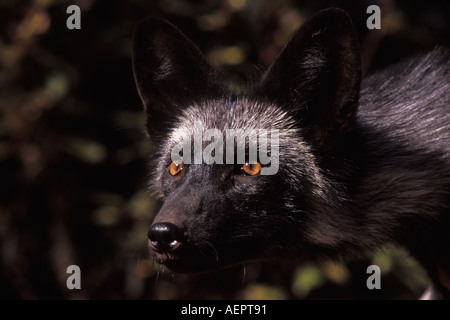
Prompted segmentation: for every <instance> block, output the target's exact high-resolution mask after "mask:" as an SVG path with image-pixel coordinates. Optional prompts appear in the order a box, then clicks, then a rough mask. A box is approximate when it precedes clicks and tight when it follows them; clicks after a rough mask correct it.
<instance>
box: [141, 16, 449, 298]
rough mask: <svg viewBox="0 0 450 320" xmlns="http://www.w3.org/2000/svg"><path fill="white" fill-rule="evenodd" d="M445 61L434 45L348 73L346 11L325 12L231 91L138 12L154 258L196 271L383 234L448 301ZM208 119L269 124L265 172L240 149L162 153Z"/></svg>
mask: <svg viewBox="0 0 450 320" xmlns="http://www.w3.org/2000/svg"><path fill="white" fill-rule="evenodd" d="M449 58H450V53H449V51H447V50H445V49H443V48H438V49H435V50H434V51H432V52H430V53H428V54H426V55H423V56H421V57H416V58H413V59H411V60H408V61H405V62H403V63H400V64H398V65H396V66H394V67H392V68H389V69H387V70H385V71H382V72H378V73H375V74H373V75H371V76H369V77H367V78H365V79H363V80H362V81H361V68H360V51H359V46H358V41H357V38H356V34H355V31H354V27H353V25H352V22H351V20H350V18H349V16H348V15H347V14H346V13H345V12H343V11H342V10H340V9H327V10H324V11H321V12H319V13H318V14H316V15H315V16H314V17H313V18H312V19H311V20H310V21H308V22H307V23H306V24H305V25H303V26H302V27H301V28H300V29H299V31H298V32H297V33H296V34H295V35H294V36H293V37H292V39H291V40H290V42H289V43H288V44H287V45H286V46H285V48H284V49H283V50H282V51H281V53H280V54H279V55H278V57H277V58H276V59H275V62H274V63H273V64H272V65H271V66H270V67H269V69H268V70H267V71H266V72H265V73H264V75H263V76H262V78H261V80H260V81H259V82H257V83H255V84H253V85H251V86H249V87H248V88H247V89H245V90H242V91H241V92H235V91H233V90H231V89H230V87H229V86H227V85H226V84H224V83H223V81H221V79H220V77H219V76H218V75H217V72H216V71H215V70H213V69H212V68H211V67H210V66H209V65H208V63H207V62H206V60H205V58H204V57H203V56H202V54H201V53H200V51H199V49H198V48H197V47H196V46H195V45H194V44H193V43H192V42H191V41H190V40H188V39H187V38H186V37H185V36H184V35H183V34H182V33H181V32H180V31H179V30H178V29H176V28H175V27H174V26H173V25H171V24H170V23H168V22H165V21H163V20H159V19H156V18H151V19H147V20H144V21H142V22H141V23H140V24H139V25H138V26H137V28H136V29H135V33H134V48H133V70H134V75H135V80H136V84H137V88H138V92H139V94H140V97H141V99H142V101H143V104H144V107H145V112H146V121H147V122H146V123H147V125H146V128H147V132H148V134H149V136H150V138H151V140H152V142H153V143H154V145H155V148H156V152H155V156H154V159H153V160H152V163H153V167H152V170H151V174H152V178H151V186H152V188H153V190H154V191H155V194H156V195H157V196H158V197H159V198H160V199H161V200H162V201H163V205H162V208H161V209H160V211H159V213H158V214H157V215H156V217H155V219H154V222H153V224H152V226H151V228H150V231H149V245H150V248H151V252H152V255H153V257H154V258H155V260H156V261H158V262H159V263H162V264H164V265H166V266H167V267H168V268H169V269H171V270H173V271H174V272H201V271H206V270H211V269H216V268H221V267H225V266H230V265H233V264H238V263H242V262H243V261H250V260H259V259H273V258H308V259H321V258H322V257H332V258H343V259H355V258H358V257H361V256H362V253H363V252H367V250H372V249H374V248H376V247H378V246H380V245H383V244H385V243H387V242H390V243H396V244H398V245H400V246H403V247H405V248H407V250H408V251H409V252H410V253H411V255H412V256H414V257H415V258H416V259H417V260H418V261H419V262H420V263H421V264H422V265H423V266H424V267H425V268H426V270H427V272H428V274H429V276H430V278H431V280H432V282H433V284H434V292H435V294H434V297H435V298H450V143H449V142H450V84H449V71H450V64H449V61H450V59H449ZM199 126H203V127H202V128H199ZM211 128H213V129H216V130H219V132H222V133H223V134H224V135H225V131H226V130H227V129H242V130H252V129H255V130H262V129H264V130H272V129H276V130H278V133H279V137H278V142H277V143H278V150H279V151H278V155H277V157H278V159H277V161H278V164H277V165H278V170H277V172H276V173H275V174H272V175H263V174H261V170H262V168H264V167H265V166H267V164H264V163H262V161H261V160H260V158H259V157H258V158H257V159H256V161H252V162H249V161H248V152H247V153H246V158H245V159H246V160H245V161H244V162H242V161H241V163H239V162H238V161H237V162H235V163H229V162H225V161H223V162H222V163H219V162H217V163H212V164H207V163H204V162H203V163H191V164H188V163H183V162H182V161H174V159H173V157H172V156H171V155H172V150H173V148H174V147H175V145H176V144H178V143H180V142H181V141H182V140H183V139H192V138H193V135H194V132H195V130H197V131H198V130H200V131H201V130H207V129H211ZM215 132H217V131H215ZM236 138H237V139H238V138H243V139H247V140H245V141H246V144H245V145H246V147H248V146H249V138H248V137H247V138H246V137H236ZM216 139H217V137H216V136H214V139H212V137H211V139H209V140H208V139H204V140H202V141H201V143H202V146H203V147H204V146H206V145H207V144H208V143H211V141H213V140H216ZM237 139H236V140H232V142H231V143H230V142H229V141H228V145H225V146H224V147H223V148H224V149H226V150H228V148H230V147H231V149H234V148H235V147H236V146H235V145H234V144H235V143H236V144H237V142H236V141H237ZM188 141H191V140H188ZM258 141H259V140H258ZM271 143H273V142H271ZM190 146H191V145H190V144H189V147H190ZM258 148H261V145H260V143H259V142H258ZM218 151H221V150H216V152H218ZM191 152H194V151H192V149H190V148H189V149H188V151H186V150H183V157H184V156H186V155H189V157H190V156H191ZM269 153H270V152H269ZM224 157H225V155H224ZM183 159H184V158H183ZM234 159H236V158H234Z"/></svg>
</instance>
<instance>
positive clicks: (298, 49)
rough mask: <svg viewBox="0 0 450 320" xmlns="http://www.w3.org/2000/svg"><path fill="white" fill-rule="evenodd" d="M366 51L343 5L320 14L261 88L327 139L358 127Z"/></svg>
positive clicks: (283, 54)
mask: <svg viewBox="0 0 450 320" xmlns="http://www.w3.org/2000/svg"><path fill="white" fill-rule="evenodd" d="M360 64H361V63H360V51H359V45H358V41H357V36H356V33H355V30H354V27H353V24H352V22H351V20H350V17H349V16H348V15H347V13H345V12H344V11H342V10H340V9H335V8H333V9H326V10H323V11H321V12H319V13H317V14H316V15H314V16H313V17H312V18H311V19H310V20H309V21H308V22H307V23H306V24H304V25H303V26H302V27H301V28H300V29H299V30H298V31H297V33H296V34H295V35H294V36H293V37H292V39H291V40H290V42H289V43H288V44H287V45H286V46H285V48H284V49H283V50H282V51H281V53H280V54H279V55H278V57H277V58H276V59H275V62H274V63H273V64H272V65H271V66H270V68H269V69H268V71H267V72H266V73H265V75H264V76H263V78H262V81H261V82H260V83H259V85H258V86H257V88H256V90H255V94H256V95H257V96H264V97H266V98H267V99H268V100H272V101H275V102H276V103H277V104H281V105H283V106H284V107H285V108H287V109H289V110H290V111H292V112H293V113H294V114H295V117H296V118H297V119H298V120H299V121H300V122H301V123H302V124H303V126H304V127H306V128H307V129H308V130H309V133H310V134H311V136H312V138H313V139H316V140H319V141H321V140H324V139H326V137H327V136H328V135H330V131H334V132H335V133H336V132H346V131H348V130H350V129H351V128H352V127H353V126H354V121H355V115H356V109H357V102H358V97H359V87H360V81H361V67H360Z"/></svg>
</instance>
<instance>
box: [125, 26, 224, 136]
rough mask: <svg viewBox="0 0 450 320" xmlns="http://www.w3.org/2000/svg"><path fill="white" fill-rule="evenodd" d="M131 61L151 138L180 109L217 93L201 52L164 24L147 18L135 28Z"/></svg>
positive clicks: (210, 69) (179, 33)
mask: <svg viewBox="0 0 450 320" xmlns="http://www.w3.org/2000/svg"><path fill="white" fill-rule="evenodd" d="M132 59H133V72H134V78H135V81H136V86H137V89H138V92H139V95H140V97H141V100H142V102H143V104H144V107H145V112H146V115H147V132H148V133H149V134H150V136H152V135H153V134H154V133H156V132H157V131H158V130H159V129H160V128H161V127H164V126H166V125H167V122H169V121H171V120H173V119H174V117H175V115H177V114H178V113H179V111H180V110H181V109H182V108H185V107H187V106H188V105H189V104H190V103H192V102H194V101H196V100H199V99H205V98H206V97H207V96H208V95H212V94H214V93H216V92H217V91H218V90H217V89H216V88H215V87H214V85H213V84H212V83H213V82H212V81H211V79H210V78H211V74H212V68H211V67H210V66H209V65H208V63H207V62H206V60H205V58H204V57H203V55H202V54H201V52H200V50H199V49H198V48H197V47H196V46H195V45H194V44H193V43H192V42H191V41H190V40H189V39H187V38H186V37H185V36H184V35H183V34H182V33H181V32H180V31H179V30H178V29H177V28H176V27H175V26H173V25H172V24H170V23H169V22H167V21H164V20H160V19H157V18H150V19H146V20H143V21H142V22H140V23H139V24H138V25H137V26H136V28H135V30H134V39H133V55H132Z"/></svg>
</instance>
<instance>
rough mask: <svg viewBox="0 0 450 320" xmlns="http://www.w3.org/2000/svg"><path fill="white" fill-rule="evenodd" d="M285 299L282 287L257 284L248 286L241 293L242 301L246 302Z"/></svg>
mask: <svg viewBox="0 0 450 320" xmlns="http://www.w3.org/2000/svg"><path fill="white" fill-rule="evenodd" d="M286 297H287V295H286V293H285V291H284V290H283V288H282V287H273V286H269V285H264V284H257V283H255V284H251V285H249V286H248V287H247V289H245V290H244V293H243V299H246V300H284V299H286Z"/></svg>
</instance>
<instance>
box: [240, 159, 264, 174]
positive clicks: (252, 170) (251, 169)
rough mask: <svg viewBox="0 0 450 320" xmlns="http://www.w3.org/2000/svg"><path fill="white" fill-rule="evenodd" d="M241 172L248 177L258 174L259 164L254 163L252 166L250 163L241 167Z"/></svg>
mask: <svg viewBox="0 0 450 320" xmlns="http://www.w3.org/2000/svg"><path fill="white" fill-rule="evenodd" d="M242 170H243V171H244V172H245V173H246V174H248V175H250V176H254V175H255V174H258V173H259V172H260V171H261V163H259V162H256V163H253V164H250V163H246V164H244V165H243V166H242Z"/></svg>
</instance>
